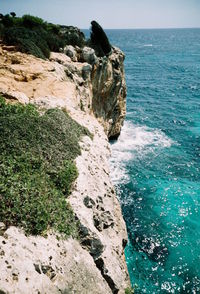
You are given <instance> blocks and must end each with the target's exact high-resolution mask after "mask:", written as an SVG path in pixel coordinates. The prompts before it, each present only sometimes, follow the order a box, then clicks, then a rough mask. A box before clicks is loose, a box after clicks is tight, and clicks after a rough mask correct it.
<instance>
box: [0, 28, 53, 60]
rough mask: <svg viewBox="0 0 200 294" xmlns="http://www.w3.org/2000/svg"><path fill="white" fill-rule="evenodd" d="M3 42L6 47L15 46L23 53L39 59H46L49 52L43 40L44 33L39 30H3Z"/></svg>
mask: <svg viewBox="0 0 200 294" xmlns="http://www.w3.org/2000/svg"><path fill="white" fill-rule="evenodd" d="M4 41H5V42H6V44H7V45H15V46H17V48H18V49H19V50H20V51H21V52H24V53H29V54H32V55H35V56H36V57H39V58H45V57H46V58H48V57H49V55H50V50H49V47H48V44H47V42H46V40H45V32H44V31H42V30H41V29H37V30H31V29H27V28H24V27H15V26H14V27H11V28H7V29H6V30H5V34H4Z"/></svg>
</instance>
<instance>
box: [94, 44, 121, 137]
mask: <svg viewBox="0 0 200 294" xmlns="http://www.w3.org/2000/svg"><path fill="white" fill-rule="evenodd" d="M123 62H124V54H123V53H122V52H121V51H120V50H119V49H118V48H113V49H112V53H111V54H110V55H109V56H108V57H102V58H99V59H98V62H97V63H96V64H95V65H94V67H93V71H92V78H91V82H92V91H93V100H92V109H93V111H94V113H95V115H96V117H98V118H99V121H100V122H101V124H103V126H104V129H105V132H106V134H107V135H108V137H109V138H117V137H118V136H119V134H120V130H121V127H122V125H123V122H124V118H125V114H126V99H125V98H126V83H125V76H124V66H123Z"/></svg>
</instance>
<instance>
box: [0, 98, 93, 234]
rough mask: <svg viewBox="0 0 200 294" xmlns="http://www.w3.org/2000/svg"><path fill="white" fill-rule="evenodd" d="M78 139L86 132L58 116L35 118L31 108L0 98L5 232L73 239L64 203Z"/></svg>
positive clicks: (54, 112)
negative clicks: (12, 229)
mask: <svg viewBox="0 0 200 294" xmlns="http://www.w3.org/2000/svg"><path fill="white" fill-rule="evenodd" d="M83 135H89V136H90V134H89V131H88V130H87V129H85V128H84V127H82V126H80V125H79V124H78V123H77V122H75V121H74V120H72V118H71V117H70V116H69V115H68V114H67V113H66V112H65V111H63V110H59V109H51V110H47V111H46V112H45V113H44V114H43V115H40V114H39V112H38V111H37V109H36V108H35V107H34V106H32V105H27V106H24V105H20V104H7V103H6V102H5V100H4V99H3V98H0V220H1V221H2V222H4V223H5V225H6V227H9V226H10V225H14V226H19V227H23V228H24V230H25V232H26V233H28V234H34V235H37V234H44V233H45V232H46V231H47V230H48V229H50V228H53V229H54V230H56V231H58V232H60V233H63V234H64V235H65V236H70V235H71V236H73V237H76V236H77V234H78V224H77V221H76V219H75V216H74V214H73V212H72V209H71V208H70V205H69V204H68V203H67V200H66V199H67V196H68V195H69V194H70V191H71V188H72V185H73V182H74V180H75V179H76V177H77V175H78V171H77V168H76V166H75V163H74V159H75V158H76V157H77V156H78V155H79V154H80V147H79V143H78V142H79V141H80V139H81V136H83Z"/></svg>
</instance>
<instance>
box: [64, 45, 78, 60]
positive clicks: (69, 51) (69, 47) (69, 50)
mask: <svg viewBox="0 0 200 294" xmlns="http://www.w3.org/2000/svg"><path fill="white" fill-rule="evenodd" d="M64 53H65V54H66V55H67V56H69V57H70V58H71V60H72V61H74V62H76V61H77V53H76V50H75V48H74V47H73V46H72V45H67V46H65V48H64Z"/></svg>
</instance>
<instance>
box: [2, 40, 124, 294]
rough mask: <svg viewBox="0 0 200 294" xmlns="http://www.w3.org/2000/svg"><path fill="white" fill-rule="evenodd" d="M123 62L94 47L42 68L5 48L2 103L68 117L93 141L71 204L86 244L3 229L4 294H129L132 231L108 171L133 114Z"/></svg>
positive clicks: (86, 145)
mask: <svg viewBox="0 0 200 294" xmlns="http://www.w3.org/2000/svg"><path fill="white" fill-rule="evenodd" d="M123 61H124V54H123V53H122V52H121V51H120V50H119V49H118V48H115V47H113V48H112V51H111V52H110V54H109V55H108V56H104V57H97V56H96V54H95V51H94V49H92V48H90V47H83V48H79V47H77V46H76V47H73V46H67V47H66V48H65V50H64V52H63V53H55V52H52V53H51V55H50V58H49V60H42V59H40V58H37V57H34V56H32V55H28V54H24V53H21V52H18V51H16V49H15V47H12V46H5V45H3V44H1V45H0V95H1V96H3V97H4V98H5V99H6V101H7V103H12V104H13V103H22V104H29V103H31V104H34V105H36V106H37V108H38V109H39V111H40V112H43V111H44V110H45V109H50V108H60V109H65V110H66V111H67V113H68V114H69V115H70V116H71V117H72V118H73V119H74V120H75V121H77V122H78V123H79V124H80V125H82V126H84V127H86V128H87V129H88V130H89V131H90V133H91V134H92V137H89V136H84V137H83V138H82V140H81V142H80V147H81V155H80V156H78V157H77V158H76V160H75V162H76V166H77V169H78V178H77V180H76V182H75V184H74V186H73V190H72V193H71V194H70V196H69V197H68V199H67V202H68V203H70V205H71V207H72V209H73V211H74V213H75V215H76V218H77V220H78V221H79V224H80V232H79V235H80V237H79V239H78V240H75V239H72V238H69V239H67V240H65V239H63V238H58V237H57V235H56V234H54V233H53V232H50V231H49V232H47V236H45V237H42V236H27V235H26V234H25V233H24V231H23V230H22V229H21V228H17V227H14V226H11V227H9V228H5V227H4V224H3V223H0V267H1V277H0V292H1V293H42V294H43V293H85V294H87V293H99V294H100V293H124V292H125V289H126V288H128V287H129V286H130V281H129V276H128V271H127V266H126V262H125V257H124V248H125V245H126V243H127V232H126V226H125V223H124V220H123V217H122V213H121V208H120V204H119V202H118V200H117V197H116V193H115V190H114V187H113V184H112V183H111V180H110V176H109V165H108V158H109V156H110V148H109V143H108V138H116V137H117V136H118V135H119V133H120V130H121V126H122V124H123V121H124V117H125V112H126V85H125V77H124V66H123ZM0 221H1V220H0Z"/></svg>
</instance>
